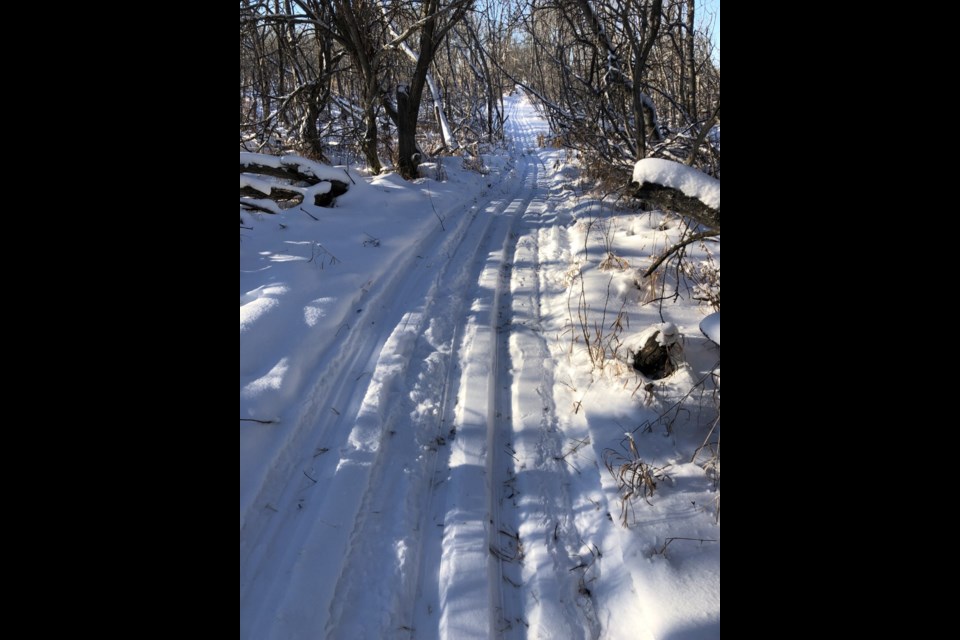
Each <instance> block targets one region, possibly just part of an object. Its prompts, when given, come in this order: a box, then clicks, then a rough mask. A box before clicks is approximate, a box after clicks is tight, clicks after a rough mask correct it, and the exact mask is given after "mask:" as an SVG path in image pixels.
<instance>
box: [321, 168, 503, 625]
mask: <svg viewBox="0 0 960 640" xmlns="http://www.w3.org/2000/svg"><path fill="white" fill-rule="evenodd" d="M520 184H522V183H520ZM520 184H517V185H514V192H516V191H517V190H519V188H520ZM507 206H508V205H507V204H506V200H494V201H492V202H491V203H490V204H489V205H488V206H487V207H486V208H485V209H484V210H483V211H481V212H480V213H479V215H478V216H477V219H476V221H475V222H474V223H473V224H472V225H471V227H470V230H469V231H468V234H467V235H468V236H469V237H471V238H483V240H481V241H479V242H477V244H476V245H475V247H474V248H473V250H472V251H471V250H470V249H469V246H466V245H465V246H462V247H461V248H460V249H459V250H458V252H457V253H456V254H454V255H453V257H452V258H451V262H450V266H449V267H448V269H447V276H446V277H444V278H443V279H442V280H440V281H438V283H437V285H436V286H435V288H434V290H431V292H430V294H429V295H428V297H427V303H426V305H425V307H424V310H423V311H422V314H421V318H424V319H427V320H425V321H424V320H421V321H419V322H413V323H412V324H413V325H415V326H417V329H416V330H417V331H420V332H422V334H421V335H420V337H419V338H417V339H416V347H415V348H414V349H413V353H414V357H413V358H412V362H414V363H417V364H415V365H413V366H411V367H409V368H408V369H407V370H406V372H405V374H404V377H403V378H402V380H401V381H400V383H399V384H398V385H397V389H396V391H395V393H394V397H393V398H392V399H391V401H390V409H389V415H390V419H389V420H388V423H387V424H386V426H385V427H384V429H385V430H386V432H387V433H388V434H390V436H389V438H388V439H387V443H388V444H387V446H384V447H382V448H381V450H380V457H379V459H378V460H377V461H376V462H375V463H374V465H373V467H374V471H373V473H372V477H371V481H370V483H369V485H368V490H367V492H366V494H365V495H364V497H363V499H362V506H361V509H360V512H359V515H358V518H357V520H356V523H355V525H354V531H353V534H352V535H351V542H350V545H349V551H348V557H347V558H346V560H345V561H344V563H343V566H342V568H341V573H340V578H339V580H338V582H337V586H336V589H335V595H334V599H333V602H332V605H331V610H330V617H329V619H328V623H327V627H326V630H327V637H331V638H332V637H389V636H397V635H399V636H400V637H404V635H409V636H413V634H414V632H415V630H416V629H418V627H420V628H423V627H427V628H429V627H428V626H427V625H423V627H421V625H418V623H417V622H416V621H414V620H413V619H412V618H413V614H414V612H415V611H416V610H417V608H418V607H417V604H416V603H415V600H416V597H417V593H418V591H419V590H418V588H417V582H418V580H419V576H420V574H421V573H423V572H425V573H426V574H427V575H428V576H431V572H430V570H429V569H427V570H424V566H430V563H431V562H432V560H429V559H427V558H428V556H430V554H429V553H428V551H429V549H427V551H425V548H426V547H427V546H428V544H439V542H440V538H439V537H437V536H435V535H433V531H431V528H433V529H435V528H436V527H435V523H432V522H430V518H429V514H430V511H431V508H430V507H431V504H432V501H433V498H432V492H433V486H434V475H435V467H436V465H437V461H438V460H439V459H444V460H446V458H447V456H446V455H444V453H441V452H445V451H446V448H447V447H446V445H447V443H448V440H455V437H456V433H455V432H453V433H451V430H449V429H445V428H444V425H445V424H446V423H447V422H448V419H447V415H448V412H447V407H446V405H447V402H448V400H447V399H448V398H449V395H450V386H451V377H452V370H453V367H452V361H451V360H452V355H453V349H454V347H455V345H456V338H457V336H458V335H460V334H462V331H463V328H462V326H461V325H462V324H463V321H462V320H461V319H462V318H464V315H465V314H464V311H465V309H466V305H467V302H468V301H467V296H466V292H467V291H469V286H468V285H469V282H470V280H471V278H473V279H475V278H476V276H477V272H478V271H479V270H480V268H481V266H482V263H481V261H480V258H481V256H482V255H483V253H484V252H485V251H487V250H488V249H489V241H490V239H491V237H492V236H491V234H490V232H489V229H490V227H491V226H492V225H495V224H496V220H497V218H498V217H499V216H503V215H504V211H505V208H506V207H507ZM394 434H396V435H394ZM408 434H415V437H412V438H411V437H409V435H408ZM398 459H399V460H403V461H404V464H402V465H401V464H395V463H394V464H390V461H391V460H393V461H396V460H398ZM384 548H390V549H392V550H393V552H394V553H393V556H392V557H391V561H390V562H389V564H388V565H387V566H384V562H383V553H382V551H383V549H384ZM360 601H365V602H371V603H373V602H375V603H381V604H380V605H379V606H378V607H376V612H372V611H370V610H369V609H367V608H360V607H357V606H356V603H357V602H360ZM417 637H421V635H420V634H418V635H417Z"/></svg>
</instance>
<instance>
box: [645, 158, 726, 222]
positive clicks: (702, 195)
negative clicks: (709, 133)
mask: <svg viewBox="0 0 960 640" xmlns="http://www.w3.org/2000/svg"><path fill="white" fill-rule="evenodd" d="M630 186H631V188H632V190H633V195H634V197H636V198H639V199H641V200H643V201H644V202H646V203H647V204H648V205H652V206H653V207H655V208H658V209H665V210H668V211H674V212H676V213H679V214H681V215H685V216H689V217H691V218H693V219H694V220H696V221H697V222H699V223H700V224H702V225H704V226H705V227H708V228H710V229H716V230H718V231H719V230H720V181H719V180H717V179H715V178H711V177H710V176H708V175H707V174H705V173H703V172H702V171H698V170H697V169H693V168H691V167H687V166H685V165H682V164H680V163H679V162H673V161H671V160H661V159H659V158H645V159H643V160H641V161H640V162H638V163H637V164H636V165H635V166H634V168H633V181H632V182H631V183H630Z"/></svg>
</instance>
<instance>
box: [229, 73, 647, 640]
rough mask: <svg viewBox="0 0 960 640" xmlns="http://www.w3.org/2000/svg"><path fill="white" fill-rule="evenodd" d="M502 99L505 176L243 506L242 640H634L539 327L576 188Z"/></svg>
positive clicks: (360, 342) (415, 261)
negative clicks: (567, 187)
mask: <svg viewBox="0 0 960 640" xmlns="http://www.w3.org/2000/svg"><path fill="white" fill-rule="evenodd" d="M505 102H506V105H507V115H508V116H509V118H508V120H507V132H508V135H509V136H510V138H511V139H512V143H513V153H512V154H511V160H510V161H509V163H508V171H507V172H506V174H505V177H504V178H503V179H502V180H501V182H500V183H499V184H498V185H497V186H494V187H492V188H491V190H490V191H489V192H487V194H486V195H485V196H483V197H481V198H478V199H477V201H476V202H475V203H474V204H473V205H472V206H470V207H469V211H468V212H467V214H466V215H463V216H461V217H459V218H457V224H456V225H455V227H453V228H448V229H446V230H445V231H440V230H437V231H434V232H431V233H430V234H428V235H427V236H426V237H424V238H423V239H422V240H421V241H420V242H419V244H418V245H417V246H415V247H412V248H411V250H410V252H409V255H408V256H407V257H405V258H404V260H403V262H402V263H401V264H397V265H396V269H395V271H394V273H393V275H392V277H389V278H387V279H385V280H384V282H382V283H379V284H378V285H377V287H376V288H375V289H372V290H371V291H370V292H369V294H368V295H367V298H366V299H365V301H364V314H365V315H366V314H367V313H368V312H369V314H370V315H369V318H373V319H375V321H370V322H365V323H360V322H357V323H355V326H354V327H353V328H348V330H346V331H345V332H344V337H343V340H342V341H340V343H339V344H338V346H337V347H336V349H335V350H334V352H333V353H332V354H324V355H323V356H322V358H321V360H320V361H319V362H318V366H320V367H321V368H322V369H323V370H324V373H323V375H321V376H319V378H318V380H317V381H316V383H314V384H312V385H308V386H307V387H306V388H305V390H304V391H303V394H304V396H305V397H303V398H302V400H301V402H302V406H303V408H302V410H300V411H299V414H298V417H297V421H298V422H297V425H296V429H293V430H292V433H294V434H295V437H292V438H290V439H289V440H288V441H287V442H286V444H285V446H284V448H283V449H282V451H281V452H280V453H279V454H278V455H277V456H276V459H275V462H274V463H273V465H272V466H271V467H270V469H269V471H268V473H267V474H266V479H265V480H263V482H262V488H261V489H260V491H259V494H258V497H257V500H256V501H251V505H252V504H254V502H256V503H257V504H259V505H261V506H260V508H254V507H252V506H251V507H248V508H246V509H245V508H244V504H241V536H240V543H241V544H240V546H241V562H240V613H241V615H240V627H241V629H240V630H241V638H250V639H257V640H260V639H279V638H305V637H311V638H313V637H322V638H331V639H333V638H416V639H418V640H434V639H436V640H441V639H443V640H447V639H451V640H452V639H457V640H459V639H461V638H468V639H469V638H508V639H519V638H527V637H530V638H539V637H551V638H574V639H578V638H582V639H587V638H590V639H596V638H601V637H604V638H606V637H621V636H620V635H617V634H616V633H613V634H611V633H610V630H609V628H608V625H609V622H610V620H611V617H612V616H614V615H616V612H615V611H613V610H612V609H611V606H618V607H622V606H623V605H622V603H623V602H625V601H626V600H624V598H630V597H635V594H636V588H635V585H634V584H633V583H632V577H631V573H630V571H625V570H623V569H622V568H619V565H622V564H623V558H622V551H621V549H620V548H619V546H620V543H619V542H617V540H618V537H617V536H616V535H611V531H612V528H611V527H612V526H613V525H612V522H611V521H610V519H609V514H608V504H607V498H606V497H605V493H604V488H603V482H602V480H601V471H600V465H598V464H597V463H596V460H594V459H592V455H588V453H589V454H592V448H593V446H595V445H594V443H592V442H591V429H590V425H589V424H588V421H587V420H586V418H585V416H584V412H579V413H577V412H572V413H571V411H570V410H568V406H566V405H567V404H568V403H569V400H568V399H567V398H566V396H564V398H563V399H561V397H560V395H558V391H557V389H558V388H559V386H560V385H561V384H565V383H564V382H563V380H562V379H561V380H557V379H555V378H556V376H557V375H559V374H558V371H557V369H558V363H557V361H556V360H555V359H554V354H552V353H551V346H552V345H553V344H555V342H556V340H555V338H556V336H554V335H550V336H547V335H545V333H544V325H545V324H547V323H546V322H545V321H544V318H542V317H541V314H542V310H543V309H545V308H546V307H548V306H550V307H557V305H558V302H557V301H562V300H566V296H567V293H566V290H565V287H564V285H563V284H562V282H560V281H559V279H558V274H562V273H563V272H564V271H565V270H567V269H568V268H569V263H570V260H571V256H570V253H569V251H567V249H566V247H569V245H570V240H569V239H568V237H567V234H568V227H569V225H570V223H571V222H572V217H571V213H570V207H569V206H560V205H561V203H562V202H566V201H568V200H569V197H570V196H569V192H566V191H563V190H562V189H561V188H559V185H560V184H561V181H558V180H556V179H555V178H556V176H555V175H554V169H553V167H552V166H550V165H549V164H548V162H547V161H546V159H547V156H548V152H547V151H545V150H540V149H538V145H537V137H538V135H539V134H544V135H547V134H548V128H547V124H546V122H545V121H544V120H543V119H542V118H541V117H540V116H539V114H538V113H537V112H536V110H535V109H534V108H533V106H532V105H531V104H530V102H529V101H527V99H526V98H525V97H523V95H522V94H520V93H519V92H518V93H517V94H515V95H513V96H511V97H510V98H508V99H507V100H506V101H505ZM554 153H556V152H554ZM551 162H552V160H551ZM431 256H433V257H434V258H432V259H431V258H430V257H431ZM548 296H549V297H550V300H551V301H552V302H551V303H550V304H549V305H547V304H545V299H546V297H548ZM358 313H359V311H358ZM551 322H552V323H553V324H554V325H556V322H557V321H556V318H554V319H553V320H552V321H551ZM561 403H563V404H564V406H563V407H562V409H560V410H558V405H560V404H561ZM242 496H243V494H242ZM267 498H269V502H268V503H266V504H267V506H266V507H263V506H262V504H263V503H264V501H265V500H266V499H267ZM601 557H608V558H609V559H610V563H608V565H607V566H608V567H609V573H608V574H607V575H606V576H605V580H601V568H602V567H603V566H604V563H603V562H602V561H601ZM599 584H603V585H604V586H603V588H602V589H601V590H600V591H601V592H603V593H611V594H612V593H616V594H619V596H618V597H619V598H620V599H619V600H615V599H613V598H608V599H607V601H606V602H597V601H595V598H596V597H597V593H596V592H597V591H598V589H597V585H599ZM631 594H634V595H633V596H631ZM635 621H636V617H632V618H630V625H629V628H624V629H622V630H621V631H620V632H619V633H622V634H626V635H624V636H623V637H641V638H643V637H647V636H646V635H645V632H644V629H643V628H642V627H641V628H638V627H637V625H636V624H635Z"/></svg>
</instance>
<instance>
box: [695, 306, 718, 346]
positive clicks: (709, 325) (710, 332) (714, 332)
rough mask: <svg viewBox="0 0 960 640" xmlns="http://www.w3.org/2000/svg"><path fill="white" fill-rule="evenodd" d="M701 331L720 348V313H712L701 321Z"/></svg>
mask: <svg viewBox="0 0 960 640" xmlns="http://www.w3.org/2000/svg"><path fill="white" fill-rule="evenodd" d="M700 331H701V332H702V333H703V335H705V336H707V337H708V338H710V339H711V340H713V341H714V342H716V343H717V346H720V312H719V311H717V312H716V313H711V314H710V315H708V316H707V317H706V318H704V319H703V320H701V321H700Z"/></svg>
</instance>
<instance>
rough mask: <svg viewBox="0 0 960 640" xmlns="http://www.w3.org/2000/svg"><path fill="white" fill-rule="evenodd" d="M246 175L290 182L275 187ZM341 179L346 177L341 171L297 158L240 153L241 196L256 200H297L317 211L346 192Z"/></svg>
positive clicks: (344, 183)
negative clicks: (311, 205)
mask: <svg viewBox="0 0 960 640" xmlns="http://www.w3.org/2000/svg"><path fill="white" fill-rule="evenodd" d="M249 174H258V175H264V176H272V177H274V178H280V179H282V180H289V181H290V182H289V183H281V184H277V183H275V182H271V181H268V180H262V179H258V178H256V177H255V176H251V175H249ZM344 177H347V174H345V173H344V172H343V170H341V169H334V168H333V167H329V166H327V165H323V164H319V163H316V162H313V161H312V160H308V159H307V158H302V157H300V156H272V155H268V154H265V153H245V152H242V153H240V195H241V196H248V197H249V196H256V195H258V192H259V194H262V195H265V196H268V197H271V198H273V199H280V200H291V199H295V198H296V197H297V196H300V197H302V199H303V200H306V201H307V202H308V203H312V204H315V205H316V206H318V207H329V206H330V205H331V204H332V203H333V201H334V199H335V198H336V197H337V196H340V195H343V194H344V193H346V192H347V189H348V188H349V185H348V184H347V183H346V182H345V181H344V180H343V178H344ZM295 183H300V184H295ZM301 185H303V186H301ZM311 198H312V202H311V200H310V199H311Z"/></svg>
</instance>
